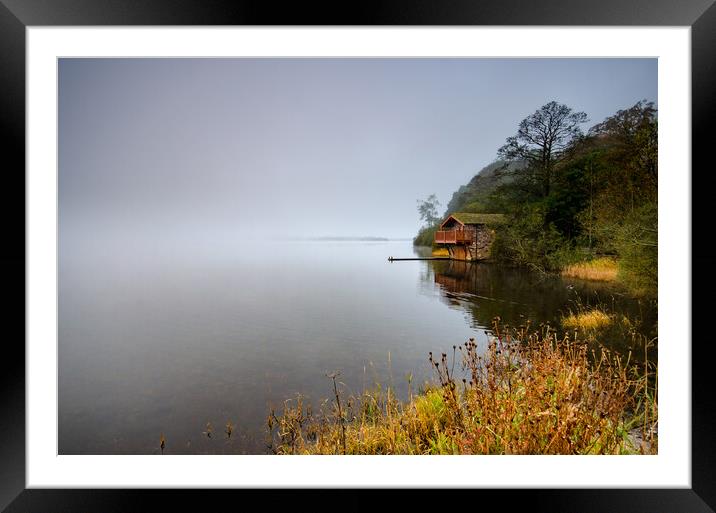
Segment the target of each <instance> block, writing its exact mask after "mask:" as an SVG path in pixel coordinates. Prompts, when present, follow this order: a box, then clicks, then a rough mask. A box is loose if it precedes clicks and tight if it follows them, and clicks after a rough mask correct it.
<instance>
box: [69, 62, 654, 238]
mask: <svg viewBox="0 0 716 513" xmlns="http://www.w3.org/2000/svg"><path fill="white" fill-rule="evenodd" d="M58 95H59V107H58V108H59V121H58V127H59V133H58V140H59V170H58V173H59V180H58V184H59V223H60V239H61V242H62V240H63V238H64V239H65V240H69V241H87V240H90V239H92V240H98V239H103V238H107V239H108V240H109V239H111V240H117V241H121V240H123V239H126V240H130V241H134V242H139V241H141V240H142V239H146V240H153V241H156V240H174V239H176V240H189V239H190V240H198V241H202V240H218V239H228V238H244V239H246V240H253V239H261V238H264V237H268V238H294V237H298V238H301V237H324V236H356V237H360V236H378V237H389V238H408V237H412V236H414V235H415V233H416V231H417V229H418V228H419V226H420V224H421V223H420V219H419V216H418V212H417V200H418V199H424V198H426V197H427V196H429V195H430V194H436V195H437V197H438V199H439V201H440V203H441V207H440V213H441V214H442V213H443V211H444V208H445V206H446V205H447V203H448V201H449V200H450V197H451V196H452V193H453V192H454V191H455V190H456V189H457V188H458V187H459V186H460V185H463V184H465V183H467V182H468V181H469V180H470V179H471V178H472V177H473V176H474V175H475V173H476V172H477V171H479V170H480V169H481V168H482V167H484V166H485V165H487V164H489V163H491V162H493V161H494V160H495V159H496V154H497V149H498V148H499V147H500V146H502V144H504V142H505V139H506V138H507V137H509V136H511V135H514V134H515V133H516V131H517V126H518V124H519V122H520V121H521V120H522V119H524V118H525V117H526V116H528V115H530V114H531V113H533V112H534V111H535V110H537V109H538V108H539V107H541V106H542V105H544V104H545V103H547V102H549V101H552V100H555V101H558V102H560V103H564V104H566V105H568V106H569V107H571V108H573V109H574V110H578V111H584V112H586V113H587V115H588V117H589V121H588V122H587V123H586V124H585V125H584V129H585V130H586V129H588V128H589V127H591V126H592V125H594V124H596V123H599V122H601V121H602V120H603V119H604V118H606V117H608V116H610V115H612V114H614V113H615V112H616V111H617V110H619V109H623V108H627V107H630V106H631V105H633V104H634V103H636V102H637V101H639V100H641V99H646V100H650V101H654V102H655V103H656V102H657V100H658V99H657V60H656V59H547V58H539V59H424V58H413V59H393V58H383V59H362V58H361V59H356V58H354V59H327V58H326V59H311V58H288V59H279V58H268V59H244V58H237V59H66V58H65V59H60V61H59V83H58ZM187 238H189V239H187Z"/></svg>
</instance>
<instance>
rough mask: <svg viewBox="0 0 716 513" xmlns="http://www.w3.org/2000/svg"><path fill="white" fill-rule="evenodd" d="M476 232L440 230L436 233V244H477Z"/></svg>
mask: <svg viewBox="0 0 716 513" xmlns="http://www.w3.org/2000/svg"><path fill="white" fill-rule="evenodd" d="M475 235H476V234H475V230H438V231H436V232H435V243H436V244H472V243H473V242H475Z"/></svg>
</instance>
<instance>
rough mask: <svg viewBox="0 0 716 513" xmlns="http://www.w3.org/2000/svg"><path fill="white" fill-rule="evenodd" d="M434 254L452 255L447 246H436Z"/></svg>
mask: <svg viewBox="0 0 716 513" xmlns="http://www.w3.org/2000/svg"><path fill="white" fill-rule="evenodd" d="M433 256H440V257H441V256H450V252H449V251H448V249H447V248H434V249H433Z"/></svg>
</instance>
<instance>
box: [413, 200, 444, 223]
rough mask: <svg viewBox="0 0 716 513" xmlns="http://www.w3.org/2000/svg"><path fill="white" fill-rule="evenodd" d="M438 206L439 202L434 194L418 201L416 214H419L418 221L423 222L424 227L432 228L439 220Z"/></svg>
mask: <svg viewBox="0 0 716 513" xmlns="http://www.w3.org/2000/svg"><path fill="white" fill-rule="evenodd" d="M439 206H440V202H439V201H438V198H437V196H435V194H431V195H430V196H428V197H427V198H426V199H424V200H422V201H421V200H418V213H419V214H420V219H421V220H422V221H424V222H425V226H426V227H430V226H433V225H435V224H437V222H438V221H439V220H440V218H439V217H438V207H439Z"/></svg>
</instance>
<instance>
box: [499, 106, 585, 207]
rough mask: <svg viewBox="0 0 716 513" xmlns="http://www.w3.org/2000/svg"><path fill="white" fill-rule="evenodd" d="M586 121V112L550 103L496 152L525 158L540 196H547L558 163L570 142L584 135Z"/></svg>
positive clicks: (517, 158)
mask: <svg viewBox="0 0 716 513" xmlns="http://www.w3.org/2000/svg"><path fill="white" fill-rule="evenodd" d="M587 120H588V119H587V114H586V113H584V112H574V111H573V110H572V109H571V108H569V107H567V106H566V105H563V104H561V103H557V102H554V101H552V102H549V103H547V104H546V105H543V106H542V107H540V108H539V109H537V110H536V111H535V112H534V113H533V114H531V115H529V116H527V117H526V118H525V119H523V120H522V121H521V122H520V125H519V128H518V130H517V134H516V135H514V136H512V137H508V138H507V141H506V143H505V145H504V146H502V147H501V148H500V149H499V150H498V152H497V154H498V156H499V157H500V158H502V159H504V160H508V161H515V160H522V161H525V162H526V163H527V165H528V170H529V172H530V176H531V177H532V180H533V182H534V185H535V186H536V187H537V192H538V195H539V196H542V197H547V196H549V193H550V191H551V186H552V182H553V181H554V170H555V166H556V165H557V164H558V163H560V162H561V161H562V160H564V159H565V158H566V157H567V153H568V151H567V150H568V149H569V148H570V145H571V144H572V143H573V142H574V141H575V140H576V139H578V138H580V137H581V136H582V130H581V128H580V125H581V124H582V123H585V122H586V121H587Z"/></svg>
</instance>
